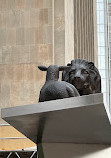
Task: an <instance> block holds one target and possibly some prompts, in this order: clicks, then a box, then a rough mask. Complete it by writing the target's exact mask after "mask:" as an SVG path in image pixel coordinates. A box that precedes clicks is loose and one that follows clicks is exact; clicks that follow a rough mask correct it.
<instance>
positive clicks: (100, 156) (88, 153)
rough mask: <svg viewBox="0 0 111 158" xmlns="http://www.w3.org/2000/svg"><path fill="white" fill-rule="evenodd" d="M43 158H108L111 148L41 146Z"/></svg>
mask: <svg viewBox="0 0 111 158" xmlns="http://www.w3.org/2000/svg"><path fill="white" fill-rule="evenodd" d="M43 151H44V156H45V158H52V157H53V158H61V157H63V158H106V157H107V158H110V157H111V147H110V146H109V145H99V144H98V145H96V144H66V143H59V144H58V143H47V144H45V143H44V144H43Z"/></svg>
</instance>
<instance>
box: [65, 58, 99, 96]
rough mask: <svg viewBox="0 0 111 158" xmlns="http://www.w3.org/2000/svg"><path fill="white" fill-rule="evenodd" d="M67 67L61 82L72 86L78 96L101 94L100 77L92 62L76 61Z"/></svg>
mask: <svg viewBox="0 0 111 158" xmlns="http://www.w3.org/2000/svg"><path fill="white" fill-rule="evenodd" d="M68 66H69V69H67V70H65V71H64V72H63V73H62V80H63V81H66V82H69V83H71V84H72V85H74V86H75V87H76V89H77V90H78V92H79V94H80V95H88V94H94V93H100V92H101V77H100V74H99V71H98V69H97V68H96V67H95V65H94V63H93V62H89V61H87V60H84V59H76V60H72V61H71V63H69V64H68Z"/></svg>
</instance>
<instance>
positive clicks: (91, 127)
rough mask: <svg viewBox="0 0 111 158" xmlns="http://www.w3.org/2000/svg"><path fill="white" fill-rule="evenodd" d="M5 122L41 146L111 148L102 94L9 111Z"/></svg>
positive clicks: (4, 117) (3, 112) (7, 109)
mask: <svg viewBox="0 0 111 158" xmlns="http://www.w3.org/2000/svg"><path fill="white" fill-rule="evenodd" d="M2 118H3V119H4V120H5V121H7V122H8V123H9V124H11V125H12V126H13V127H15V128H16V129H18V130H19V131H20V132H21V133H23V134H24V135H25V136H26V137H28V138H29V139H31V140H32V141H33V142H34V143H36V144H39V145H40V143H47V145H49V146H50V145H51V146H52V144H53V143H60V144H61V143H65V144H67V145H69V146H70V144H75V143H76V144H78V143H79V144H111V125H110V121H109V120H110V118H109V117H108V115H107V113H106V110H105V106H104V103H103V95H102V94H92V95H86V96H80V97H72V98H66V99H60V100H54V101H48V102H41V103H38V104H33V105H26V106H18V107H12V108H6V109H2ZM50 143H51V144H50ZM47 145H46V146H47ZM60 146H61V145H60ZM62 146H63V145H62ZM62 146H61V147H62ZM61 147H60V148H61ZM54 148H55V147H54ZM39 149H40V148H39ZM45 149H46V147H45ZM45 149H44V148H43V150H45ZM64 151H65V150H64ZM56 157H58V156H56ZM63 157H64V156H63ZM48 158H49V157H48ZM53 158H54V157H53ZM69 158H70V157H69Z"/></svg>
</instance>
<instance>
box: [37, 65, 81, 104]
mask: <svg viewBox="0 0 111 158" xmlns="http://www.w3.org/2000/svg"><path fill="white" fill-rule="evenodd" d="M38 68H39V69H40V70H41V71H47V74H46V81H45V84H44V85H43V87H42V89H41V91H40V95H39V102H44V101H50V100H56V99H63V98H69V97H75V96H79V93H78V91H77V89H76V88H75V87H74V86H73V85H71V84H70V83H68V82H65V81H58V79H59V71H64V70H66V69H67V68H68V66H60V67H58V66H57V65H50V66H49V67H46V66H38Z"/></svg>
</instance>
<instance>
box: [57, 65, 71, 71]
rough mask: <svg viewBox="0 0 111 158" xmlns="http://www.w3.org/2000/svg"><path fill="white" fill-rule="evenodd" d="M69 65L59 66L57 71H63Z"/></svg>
mask: <svg viewBox="0 0 111 158" xmlns="http://www.w3.org/2000/svg"><path fill="white" fill-rule="evenodd" d="M69 67H70V66H59V71H64V70H66V69H68V68H69Z"/></svg>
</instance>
